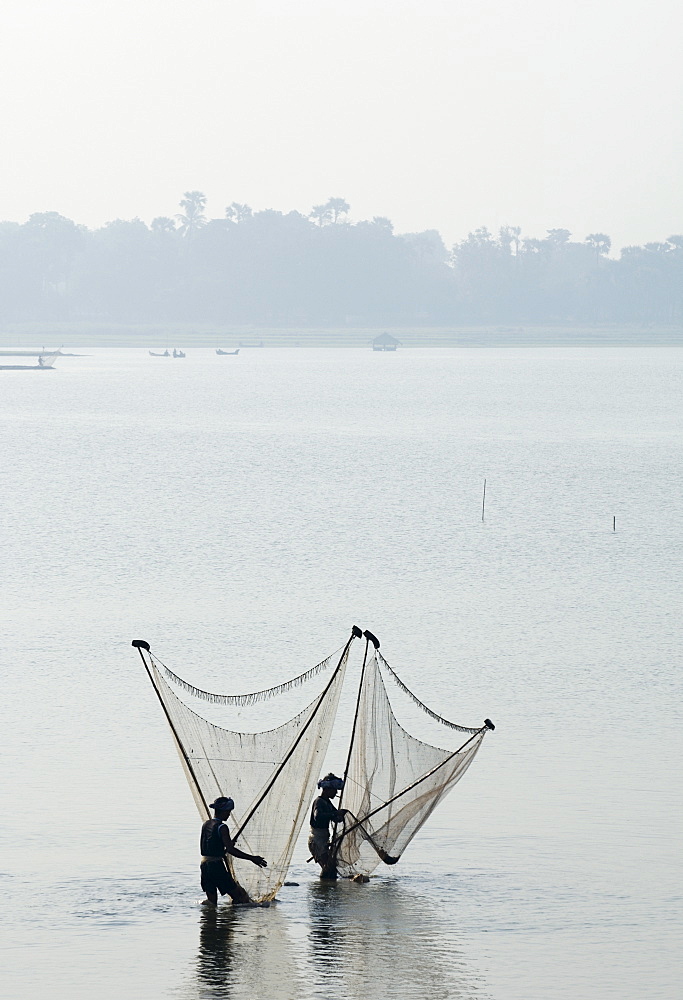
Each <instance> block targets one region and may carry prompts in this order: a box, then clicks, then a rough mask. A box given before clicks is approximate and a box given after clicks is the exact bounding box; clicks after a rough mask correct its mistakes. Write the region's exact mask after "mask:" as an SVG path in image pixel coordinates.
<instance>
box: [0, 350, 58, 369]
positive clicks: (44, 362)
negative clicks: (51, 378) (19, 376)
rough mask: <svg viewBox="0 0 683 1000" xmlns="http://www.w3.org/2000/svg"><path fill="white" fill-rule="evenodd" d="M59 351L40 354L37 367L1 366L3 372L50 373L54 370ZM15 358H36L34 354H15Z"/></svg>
mask: <svg viewBox="0 0 683 1000" xmlns="http://www.w3.org/2000/svg"><path fill="white" fill-rule="evenodd" d="M58 355H59V351H53V352H52V353H51V354H39V355H38V364H37V365H0V371H1V372H42V371H50V370H51V369H53V368H54V361H55V358H56V357H58ZM13 356H14V357H29V358H30V357H34V355H33V354H24V355H22V354H18V355H17V354H15V355H13Z"/></svg>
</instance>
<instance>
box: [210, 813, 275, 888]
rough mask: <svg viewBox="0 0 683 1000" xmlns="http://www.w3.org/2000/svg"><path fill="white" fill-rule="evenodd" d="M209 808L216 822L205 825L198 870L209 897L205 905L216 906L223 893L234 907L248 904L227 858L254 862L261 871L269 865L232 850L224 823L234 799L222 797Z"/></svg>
mask: <svg viewBox="0 0 683 1000" xmlns="http://www.w3.org/2000/svg"><path fill="white" fill-rule="evenodd" d="M209 808H210V809H213V811H214V819H207V821H206V823H204V825H203V826H202V835H201V837H200V840H199V849H200V851H201V854H202V863H201V865H200V867H199V870H200V872H201V877H202V889H203V890H204V892H205V893H206V899H205V900H204V902H205V903H208V904H211V905H212V906H216V905H217V903H218V893H219V892H220V894H221V896H225V895H228V896H230V897H231V899H232V901H233V903H248V902H249V896H248V895H247V893H246V892H245V890H244V889H243V888H242V886H241V885H238V883H237V882H236V881H235V880H234V878H233V877H232V875H231V874H230V871H229V870H228V866H227V864H226V862H225V855H226V854H231V855H232V856H233V858H243V859H244V861H251V862H253V863H254V864H255V865H258V866H259V868H266V867H267V866H268V862H267V861H264V859H263V858H260V857H258V856H256V855H254V854H244V852H243V851H240V850H238V849H237V848H236V847H234V846H233V843H232V840H231V839H230V834H229V832H228V827H227V824H226V822H225V821H226V820H227V818H228V816H229V815H230V813H231V812H232V810H233V809H234V808H235V803H234V802H233V801H232V799H230V798H227V796H225V795H219V796H218V798H217V799H216V801H215V802H212V803H211V805H210V806H209Z"/></svg>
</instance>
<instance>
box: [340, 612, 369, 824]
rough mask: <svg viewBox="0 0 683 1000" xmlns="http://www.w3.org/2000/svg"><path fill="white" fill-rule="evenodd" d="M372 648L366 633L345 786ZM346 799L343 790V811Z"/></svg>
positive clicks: (346, 766)
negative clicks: (369, 653)
mask: <svg viewBox="0 0 683 1000" xmlns="http://www.w3.org/2000/svg"><path fill="white" fill-rule="evenodd" d="M369 648H370V637H369V634H368V633H367V632H365V652H364V653H363V666H362V667H361V671H360V681H359V683H358V697H357V698H356V711H355V714H354V716H353V726H352V728H351V740H350V741H349V752H348V754H347V756H346V764H345V765H344V786H346V779H347V777H348V774H349V767H350V766H351V754H352V753H353V744H354V741H355V739H356V729H357V727H358V715H359V714H360V700H361V697H362V694H363V679H364V677H365V667H366V664H367V662H368V649H369ZM343 798H344V788H342V790H341V795H340V796H339V808H340V809H341V804H342V801H343ZM336 825H337V824H336V823H335V827H336Z"/></svg>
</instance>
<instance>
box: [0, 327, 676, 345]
mask: <svg viewBox="0 0 683 1000" xmlns="http://www.w3.org/2000/svg"><path fill="white" fill-rule="evenodd" d="M384 332H389V333H391V334H392V335H393V336H395V337H397V338H398V340H399V341H400V342H401V345H400V347H399V348H398V350H399V351H402V350H409V349H411V348H427V347H591V346H594V347H600V346H604V347H629V346H631V347H657V346H659V347H662V346H672V347H673V346H683V327H682V326H647V327H646V326H640V325H627V324H625V325H623V326H618V325H617V324H613V323H611V324H606V325H604V326H597V325H593V326H579V325H577V326H550V325H545V324H544V325H536V326H531V325H530V326H515V327H507V326H499V325H489V326H462V327H457V326H450V327H416V326H414V327H392V326H382V327H330V328H325V327H311V328H291V327H290V328H286V327H272V328H267V327H242V328H240V327H237V326H227V325H226V326H225V327H223V328H222V329H221V328H220V327H219V326H218V325H217V324H216V325H210V324H191V323H185V324H168V325H162V324H157V323H155V324H151V323H150V324H130V325H126V324H116V323H50V324H48V323H45V324H43V323H14V324H9V323H7V324H4V325H3V326H2V327H0V348H1V349H3V350H18V349H21V348H23V349H24V350H30V351H36V352H38V351H41V350H42V348H46V349H47V348H53V349H54V348H56V347H58V346H59V345H60V344H64V345H65V346H67V347H68V348H69V349H72V348H84V347H112V348H113V347H139V348H141V349H143V350H148V349H151V350H159V349H161V350H162V351H163V350H164V349H165V348H166V347H168V348H169V350H172V349H173V347H178V348H182V349H186V348H190V349H192V348H218V347H220V348H222V349H223V350H235V349H236V348H238V347H240V345H243V350H244V351H246V352H248V351H250V350H252V349H257V348H256V347H253V348H252V347H250V346H249V345H257V344H260V343H261V342H263V346H264V348H269V347H270V348H286V347H291V348H297V347H298V348H303V347H316V348H324V347H330V348H340V347H354V348H359V347H367V348H368V350H369V349H370V346H371V342H372V340H373V339H374V338H375V337H377V336H378V335H379V334H381V333H384ZM244 345H246V346H244Z"/></svg>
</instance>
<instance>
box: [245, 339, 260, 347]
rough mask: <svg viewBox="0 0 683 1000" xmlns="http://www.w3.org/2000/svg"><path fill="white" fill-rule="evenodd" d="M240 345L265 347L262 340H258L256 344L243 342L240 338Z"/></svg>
mask: <svg viewBox="0 0 683 1000" xmlns="http://www.w3.org/2000/svg"><path fill="white" fill-rule="evenodd" d="M240 347H265V344H264V343H263V341H262V340H260V341H259V342H258V344H243V343H242V341H241V340H240Z"/></svg>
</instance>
